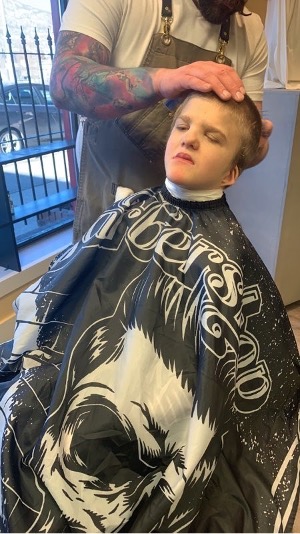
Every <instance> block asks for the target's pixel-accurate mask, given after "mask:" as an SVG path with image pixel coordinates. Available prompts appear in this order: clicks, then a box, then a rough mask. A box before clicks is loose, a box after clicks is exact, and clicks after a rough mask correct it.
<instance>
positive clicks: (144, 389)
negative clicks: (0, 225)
mask: <svg viewBox="0 0 300 534" xmlns="http://www.w3.org/2000/svg"><path fill="white" fill-rule="evenodd" d="M16 309H17V316H16V329H15V335H14V339H13V341H12V342H8V343H6V344H4V345H2V347H1V375H0V376H1V383H0V396H1V397H0V407H1V410H0V435H1V441H2V447H1V493H2V495H1V506H2V510H1V521H2V525H1V531H2V532H141V533H142V532H290V531H291V528H292V525H293V521H294V518H295V513H296V508H297V500H298V483H299V473H298V461H299V440H298V433H297V428H298V427H297V419H298V411H299V406H298V391H299V372H298V370H299V353H298V350H297V347H296V343H295V339H294V336H293V333H292V330H291V326H290V323H289V320H288V317H287V314H286V311H285V308H284V305H283V303H282V300H281V297H280V295H279V293H278V290H277V288H276V286H275V284H274V282H273V280H272V278H271V276H270V274H269V272H268V271H267V269H266V267H265V266H264V264H263V263H262V261H261V259H260V258H259V256H258V255H257V253H256V251H255V250H254V248H253V247H252V245H251V244H250V242H249V241H248V239H247V237H246V236H245V234H244V232H243V230H242V229H241V227H240V225H239V224H238V222H237V220H236V219H235V217H234V215H233V213H232V212H231V211H230V209H229V207H228V205H227V202H226V199H225V196H223V197H222V198H220V199H217V200H213V201H205V202H193V201H191V202H190V201H182V200H180V199H175V198H173V197H172V196H171V195H170V193H168V191H167V190H166V189H165V187H163V188H156V189H147V190H144V191H142V192H140V193H136V194H133V195H131V196H130V197H127V198H126V199H124V200H122V201H120V202H118V203H116V204H114V205H113V207H112V208H111V209H109V210H107V211H106V212H104V213H103V215H101V216H100V218H99V219H98V220H97V221H96V222H95V224H94V225H93V226H92V227H91V228H90V230H89V231H88V232H87V233H86V234H85V235H84V237H83V239H82V241H81V242H79V243H77V244H75V245H73V246H70V247H69V248H68V249H67V250H66V251H64V252H63V253H62V254H60V255H59V257H57V258H56V260H55V261H54V262H53V264H52V265H51V267H50V269H49V271H48V272H47V273H46V274H45V275H44V276H43V277H42V278H41V279H40V280H39V281H38V282H36V283H35V284H33V285H32V286H31V287H30V288H29V289H27V290H26V291H25V292H24V293H22V294H21V295H20V296H19V297H18V299H17V301H16Z"/></svg>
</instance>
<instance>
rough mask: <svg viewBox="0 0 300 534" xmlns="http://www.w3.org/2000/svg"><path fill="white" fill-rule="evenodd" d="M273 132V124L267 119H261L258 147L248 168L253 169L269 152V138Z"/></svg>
mask: <svg viewBox="0 0 300 534" xmlns="http://www.w3.org/2000/svg"><path fill="white" fill-rule="evenodd" d="M272 131H273V123H272V122H271V121H270V120H269V119H262V132H261V137H260V142H259V147H258V151H257V154H256V156H255V158H254V159H253V160H252V161H251V163H250V165H249V167H254V165H257V164H258V163H260V162H261V161H262V160H263V159H264V158H265V157H266V155H267V153H268V151H269V137H270V135H271V133H272Z"/></svg>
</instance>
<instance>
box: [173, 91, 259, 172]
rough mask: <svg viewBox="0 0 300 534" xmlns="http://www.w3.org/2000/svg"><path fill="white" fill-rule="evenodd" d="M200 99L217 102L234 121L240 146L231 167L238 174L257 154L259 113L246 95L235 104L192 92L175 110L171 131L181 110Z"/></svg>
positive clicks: (209, 95) (234, 101)
mask: <svg viewBox="0 0 300 534" xmlns="http://www.w3.org/2000/svg"><path fill="white" fill-rule="evenodd" d="M195 97H198V98H202V99H205V100H210V101H215V102H217V103H218V104H219V105H220V106H221V107H222V109H226V108H227V110H228V112H229V113H230V114H231V116H232V119H233V120H235V121H236V125H237V128H238V129H239V133H240V136H241V144H240V149H239V151H238V153H237V154H236V157H235V158H234V160H233V166H235V165H237V166H238V168H239V171H240V173H241V172H242V171H243V170H244V169H245V168H247V167H248V166H249V164H250V163H251V161H252V160H253V159H254V157H255V154H256V153H257V150H258V146H259V140H260V136H261V131H262V120H261V116H260V112H259V110H258V109H257V107H256V105H255V104H254V102H253V100H251V98H250V97H249V96H248V95H247V94H246V95H245V96H244V99H243V100H242V101H241V102H237V101H236V100H234V99H233V98H231V99H230V100H221V99H220V98H219V97H218V96H217V95H216V93H213V92H209V93H199V92H197V91H192V92H190V93H189V94H188V96H187V97H186V98H185V99H184V100H183V101H182V102H181V104H180V105H179V107H178V108H177V110H176V111H175V114H174V117H173V121H172V126H171V129H173V127H174V123H175V121H176V119H177V117H178V115H180V113H181V111H182V109H183V108H184V107H185V105H186V103H187V102H188V101H189V100H190V99H191V98H195Z"/></svg>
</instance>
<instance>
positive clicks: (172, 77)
mask: <svg viewBox="0 0 300 534" xmlns="http://www.w3.org/2000/svg"><path fill="white" fill-rule="evenodd" d="M152 80H153V85H154V90H155V92H157V93H158V94H160V95H161V97H162V98H174V97H176V96H179V95H180V94H182V93H184V92H185V91H188V90H194V91H200V92H203V93H208V92H209V91H214V92H215V93H216V94H217V95H218V96H219V97H220V98H221V99H223V100H229V99H230V98H234V99H235V100H236V101H241V100H243V98H244V94H245V89H244V86H243V82H242V80H241V79H240V77H239V75H238V74H237V72H236V71H235V70H234V69H233V68H232V67H229V66H228V65H221V64H219V63H215V62H214V61H195V62H194V63H190V64H189V65H184V66H183V67H178V68H177V69H154V72H153V74H152Z"/></svg>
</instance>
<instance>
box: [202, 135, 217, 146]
mask: <svg viewBox="0 0 300 534" xmlns="http://www.w3.org/2000/svg"><path fill="white" fill-rule="evenodd" d="M205 135H206V137H207V139H208V140H209V141H210V142H211V143H216V144H218V145H220V144H221V139H220V138H219V137H218V136H216V135H213V134H210V133H207V134H205Z"/></svg>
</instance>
